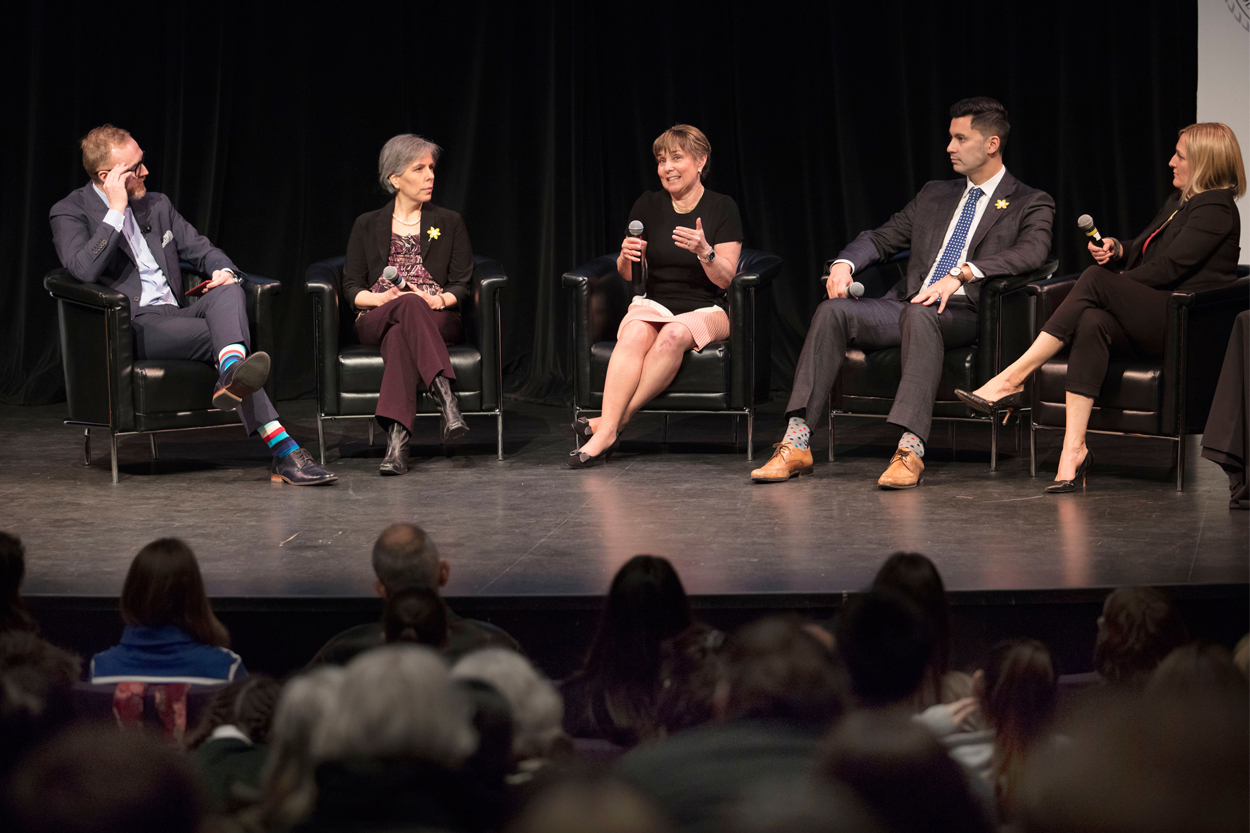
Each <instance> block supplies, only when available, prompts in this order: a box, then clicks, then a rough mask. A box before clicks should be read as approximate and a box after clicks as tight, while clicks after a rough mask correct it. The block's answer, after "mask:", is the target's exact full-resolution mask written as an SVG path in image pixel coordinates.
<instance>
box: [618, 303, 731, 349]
mask: <svg viewBox="0 0 1250 833" xmlns="http://www.w3.org/2000/svg"><path fill="white" fill-rule="evenodd" d="M631 321H646V322H647V323H649V324H661V325H663V324H681V325H683V326H684V327H685V328H686V329H687V330H689V331H690V335H691V336H693V337H694V349H696V350H702V349H703V348H704V347H707V346H708V345H709V344H711V343H712V342H713V341H724V340H725V339H727V338H729V316H728V315H726V314H725V311H724V310H723V309H721V308H720V307H704V308H703V309H697V310H694V311H693V312H683V313H682V314H681V315H673V313H672V312H670V311H669V310H668V309H667V308H666V307H665V306H664V305H662V304H658V303H656V302H655V301H650V300H647V299H646V298H635V299H634V301H633V303H631V304H630V305H629V312H627V313H625V317H624V318H622V319H621V326H620V327H618V328H617V329H616V337H617V338H618V339H619V338H620V337H621V333H622V332H624V331H625V326H626V325H627V324H629V323H630V322H631Z"/></svg>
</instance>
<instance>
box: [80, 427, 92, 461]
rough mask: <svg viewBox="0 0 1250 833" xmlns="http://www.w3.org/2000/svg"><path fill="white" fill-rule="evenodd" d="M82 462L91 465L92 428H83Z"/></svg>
mask: <svg viewBox="0 0 1250 833" xmlns="http://www.w3.org/2000/svg"><path fill="white" fill-rule="evenodd" d="M82 464H83V465H84V466H89V465H91V429H90V428H84V429H82Z"/></svg>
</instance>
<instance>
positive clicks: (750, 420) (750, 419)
mask: <svg viewBox="0 0 1250 833" xmlns="http://www.w3.org/2000/svg"><path fill="white" fill-rule="evenodd" d="M747 462H748V463H753V462H755V409H754V408H751V409H750V410H749V411H747Z"/></svg>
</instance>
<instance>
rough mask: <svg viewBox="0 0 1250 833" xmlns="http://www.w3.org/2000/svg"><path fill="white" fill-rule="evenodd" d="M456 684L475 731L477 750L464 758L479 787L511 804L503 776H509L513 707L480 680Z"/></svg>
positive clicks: (510, 771) (511, 756)
mask: <svg viewBox="0 0 1250 833" xmlns="http://www.w3.org/2000/svg"><path fill="white" fill-rule="evenodd" d="M456 685H457V687H458V688H459V689H460V691H461V693H462V694H463V695H464V697H465V699H466V700H467V701H468V703H469V710H470V713H471V714H472V721H473V730H474V731H475V732H477V749H475V750H474V751H473V754H472V755H470V756H469V757H468V758H466V759H465V762H464V766H465V769H467V770H470V771H471V772H472V773H473V774H474V775H475V776H476V777H477V780H478V783H479V784H480V785H481V786H482V789H484V790H486V791H487V792H489V793H493V794H494V795H495V796H496V797H497V801H498V802H499V803H502V804H513V803H514V802H513V796H512V795H511V794H510V793H509V791H508V785H507V783H506V779H507V778H508V776H509V775H512V773H513V769H514V759H513V755H512V706H510V705H509V704H508V699H507V698H506V697H504V696H503V694H501V693H500V692H499V689H497V688H495V687H494V686H493V685H491V684H490V683H488V682H485V681H483V680H456Z"/></svg>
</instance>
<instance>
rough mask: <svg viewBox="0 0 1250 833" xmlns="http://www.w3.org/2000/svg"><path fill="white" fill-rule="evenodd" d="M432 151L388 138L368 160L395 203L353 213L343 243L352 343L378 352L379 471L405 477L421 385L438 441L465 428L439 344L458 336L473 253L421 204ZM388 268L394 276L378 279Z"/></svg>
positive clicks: (459, 223) (438, 214) (418, 142)
mask: <svg viewBox="0 0 1250 833" xmlns="http://www.w3.org/2000/svg"><path fill="white" fill-rule="evenodd" d="M441 151H442V149H441V148H439V146H438V145H436V144H434V143H433V142H429V141H426V140H425V139H423V138H421V137H420V136H415V135H412V134H410V133H405V134H401V135H399V136H395V137H394V138H392V139H391V140H390V141H388V142H387V143H386V145H385V146H384V147H383V148H382V153H381V154H380V155H379V157H378V178H379V180H380V181H381V183H382V187H383V188H385V189H386V191H387V192H388V193H391V194H394V195H395V199H393V200H392V201H390V202H389V203H387V204H386V205H384V206H383V207H382V208H380V209H378V210H377V211H370V212H369V213H367V214H361V215H360V216H359V217H357V218H356V223H355V225H353V226H352V234H351V237H349V238H348V240H347V258H346V260H345V261H344V263H343V301H344V303H345V305H346V306H345V308H346V309H347V310H350V311H351V312H353V313H355V314H356V336H357V338H359V339H360V343H361V344H364V345H367V346H377V347H378V349H379V350H381V352H382V361H383V367H384V369H383V371H382V390H381V392H380V394H379V396H378V407H377V411H376V412H375V413H376V414H377V419H378V422H379V423H380V424H381V425H382V429H383V430H384V431H386V435H387V439H386V457H385V458H384V459H383V460H382V466H381V468H380V473H381V474H384V475H396V474H404V473H406V472H407V471H408V438H409V436H410V434H411V430H412V420H413V418H414V417H415V416H416V413H417V397H418V395H419V394H418V391H417V385H418V384H419V383H424V385H425V386H426V388H428V389H429V391H430V394H431V395H432V396H433V397H434V399H435V401H436V402H437V403H438V407H439V411H440V412H441V413H442V415H443V442H448V441H451V440H456V439H459V438H460V437H462V436H464V434H466V433H467V432H468V430H469V427H468V425H466V424H465V421H464V417H462V416H461V415H460V409H459V407H458V406H457V404H456V396H455V394H453V393H452V391H451V383H452V382H454V381H455V379H456V374H455V372H454V371H453V370H452V369H451V357H450V356H449V355H448V353H447V348H448V347H449V346H450V345H452V344H455V343H457V342H459V341H460V340H461V338H462V336H463V333H464V327H463V325H462V323H461V320H460V313H459V308H460V306H461V305H462V304H464V303H465V302H467V301H468V299H469V287H470V283H471V281H472V279H473V250H472V249H471V248H470V246H469V233H468V232H467V231H466V230H465V227H464V221H463V220H461V219H460V215H459V214H457V213H456V212H454V211H448V210H447V209H445V208H439V207H438V206H436V205H434V204H432V203H431V202H430V197H431V196H432V195H433V192H434V164H435V163H436V162H437V161H438V156H439V153H441ZM388 266H390V267H394V269H395V272H396V277H395V278H394V279H393V280H392V279H388V278H384V277H383V272H384V270H385V269H386V268H387V267H388Z"/></svg>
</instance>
